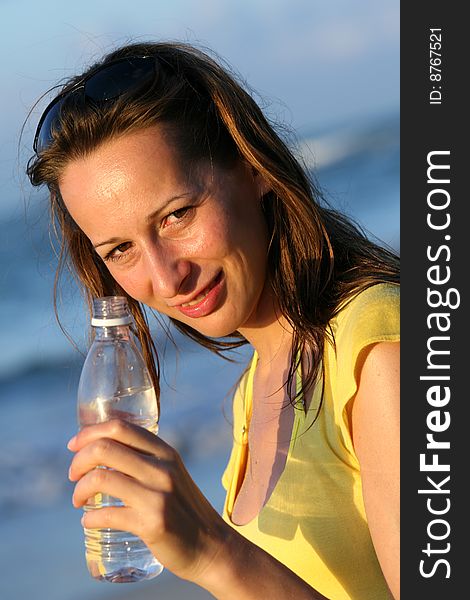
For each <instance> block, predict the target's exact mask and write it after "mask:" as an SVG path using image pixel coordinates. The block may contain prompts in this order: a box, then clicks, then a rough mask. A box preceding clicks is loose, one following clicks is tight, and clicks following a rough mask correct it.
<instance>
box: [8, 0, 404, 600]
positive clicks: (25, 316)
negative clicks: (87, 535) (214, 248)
mask: <svg viewBox="0 0 470 600" xmlns="http://www.w3.org/2000/svg"><path fill="white" fill-rule="evenodd" d="M0 22H1V23H2V35H1V37H0V62H1V73H2V86H1V89H2V96H1V99H0V102H1V104H0V106H1V110H0V182H1V187H0V336H1V339H0V341H1V360H0V529H1V532H2V544H1V545H0V597H1V598H2V600H23V599H26V598H30V597H31V598H33V597H34V598H35V599H36V600H78V599H83V598H87V599H89V600H95V599H96V600H106V599H108V598H113V599H119V598H122V599H125V598H130V597H132V598H134V599H136V600H138V599H141V600H143V599H144V598H151V597H153V598H168V599H174V600H176V599H178V598H207V597H208V595H207V594H205V593H203V592H200V591H199V590H197V589H196V588H194V587H193V586H190V585H188V584H185V583H183V582H179V580H176V578H174V577H172V576H171V574H169V573H166V572H165V573H164V574H163V575H161V576H160V577H159V578H157V579H156V580H153V581H152V582H149V583H144V584H134V585H133V586H130V587H129V586H125V585H124V586H113V585H112V584H99V583H95V582H94V581H93V580H92V579H91V578H90V577H89V576H88V573H87V570H86V566H85V561H84V553H83V541H82V531H81V526H80V513H79V512H78V511H75V510H74V509H73V508H72V505H71V494H72V489H73V486H72V485H71V484H70V483H69V482H68V479H67V471H68V465H69V462H70V454H69V453H68V451H67V450H66V448H65V444H66V442H67V440H68V439H69V438H70V437H71V436H72V435H73V434H74V432H75V428H76V425H75V394H76V387H77V382H78V377H79V373H80V368H81V364H82V361H83V352H86V347H87V337H86V330H87V322H88V319H87V315H86V311H85V309H84V306H83V305H82V302H81V299H80V294H79V292H78V290H77V289H76V288H75V286H74V285H73V283H72V282H71V281H69V280H66V285H65V286H64V287H63V290H62V294H61V300H60V307H59V308H60V313H61V317H62V321H63V324H64V326H65V327H66V328H67V329H68V330H69V331H70V333H71V335H72V337H73V339H74V340H75V342H76V345H77V347H78V350H77V349H76V348H74V347H73V346H72V345H71V344H70V343H69V341H68V340H67V339H66V338H65V336H64V335H63V334H62V332H61V331H60V329H59V327H58V325H57V323H56V321H55V317H54V311H53V305H52V285H53V280H54V269H55V263H56V259H55V257H54V254H53V252H52V251H51V248H50V244H49V233H48V226H47V202H46V200H47V199H46V193H45V191H44V190H42V191H37V190H31V189H30V187H29V185H28V182H27V181H26V179H25V176H24V169H25V165H26V162H27V160H28V158H29V157H30V155H31V144H32V137H33V134H34V130H35V127H36V123H37V120H38V118H39V116H40V114H41V111H42V109H43V108H44V107H45V106H46V104H47V103H48V100H49V98H50V97H49V96H46V97H45V98H43V99H42V100H40V101H39V103H38V104H37V105H35V103H36V101H37V100H38V99H39V98H40V97H41V96H42V94H44V92H46V91H47V90H48V89H49V88H51V87H52V86H53V85H55V84H56V83H57V82H58V81H59V80H61V79H63V78H64V77H68V76H70V75H73V74H75V73H76V72H79V71H81V70H82V69H83V67H84V66H85V65H87V64H89V63H90V62H92V61H93V60H95V59H97V58H99V57H100V56H101V55H102V54H103V53H105V52H107V51H109V50H111V49H112V48H114V47H115V46H117V45H120V44H123V43H127V42H129V41H138V40H148V39H177V40H183V41H187V42H190V43H195V44H197V45H199V46H206V47H209V48H211V49H213V50H214V51H215V52H216V53H217V54H219V55H220V56H221V57H223V58H224V59H225V60H227V61H228V62H229V64H231V65H232V67H233V69H234V70H235V72H238V73H239V74H240V76H241V77H242V78H243V79H244V80H246V82H247V83H248V84H249V86H250V88H252V89H253V90H254V92H255V97H256V98H257V99H258V101H259V102H260V104H261V105H262V106H263V108H264V110H265V111H266V112H267V114H268V115H269V117H270V118H271V119H272V120H274V121H277V122H279V123H282V124H284V125H287V127H288V128H290V129H291V130H293V131H294V132H295V133H296V136H297V139H298V143H299V146H300V149H301V151H302V152H303V154H304V156H305V160H306V162H307V164H308V165H309V168H311V169H312V170H314V172H315V174H316V176H317V179H318V180H319V183H320V185H321V186H322V188H323V189H324V191H325V192H326V195H327V198H328V199H329V200H330V201H331V202H332V203H333V204H334V205H335V206H337V207H339V208H340V209H341V210H343V211H344V212H346V213H348V214H349V215H351V216H352V217H354V218H355V219H356V220H358V221H359V222H360V223H361V224H362V226H363V227H364V228H365V229H366V230H367V231H368V232H370V235H371V236H374V237H377V238H379V239H380V240H382V241H383V242H384V243H386V244H388V245H391V246H392V247H394V248H396V249H398V248H399V2H398V0H355V1H354V2H350V0H329V2H324V1H323V2H321V1H317V0H296V1H295V2H292V1H289V0H199V1H198V2H196V1H190V0H173V1H172V2H164V1H158V0H157V1H155V0H137V1H135V2H132V3H130V2H124V1H122V0H113V1H111V0H101V1H96V0H94V1H92V0H81V2H77V3H66V2H63V1H59V0H44V1H43V2H34V1H33V0H29V1H26V0H0ZM30 111H32V112H31V114H30ZM28 115H29V117H28ZM24 123H25V126H24V130H23V132H22V135H21V137H20V134H21V130H22V126H23V124H24ZM289 139H290V140H291V141H292V139H293V138H292V137H290V138H289ZM155 335H156V338H157V342H158V346H159V348H160V350H161V353H162V357H163V358H162V362H163V366H164V379H165V382H164V385H163V390H162V417H161V422H160V433H161V435H162V437H163V438H164V439H166V440H167V441H169V442H170V443H172V444H174V445H175V446H176V447H177V448H178V449H179V451H180V452H181V454H182V456H183V458H184V460H185V462H186V464H187V466H188V469H189V470H190V472H191V473H192V475H193V477H194V479H195V480H196V482H197V483H198V484H199V486H200V487H201V489H202V490H203V492H204V493H205V494H206V495H207V496H208V498H209V499H210V500H211V501H212V502H213V504H214V505H215V506H216V508H217V509H218V510H221V509H222V505H223V499H224V496H223V489H222V486H221V484H220V475H221V473H222V471H223V468H224V465H225V463H226V461H227V458H228V454H229V450H230V443H231V425H230V421H231V407H230V400H231V390H230V386H231V385H232V384H233V383H235V382H236V380H237V377H238V375H239V374H240V373H241V371H242V370H243V368H244V366H245V364H246V362H247V359H248V356H249V354H250V348H246V349H245V350H243V351H242V352H240V353H239V354H238V355H237V356H235V357H234V358H236V362H234V363H233V364H232V363H227V362H225V361H222V360H220V359H218V358H216V357H213V356H212V355H211V354H210V353H208V352H207V351H205V350H203V349H200V348H197V347H194V345H191V344H188V343H187V342H185V341H184V340H181V339H179V346H180V352H179V353H176V352H175V350H174V349H173V348H172V346H171V344H166V343H165V339H164V336H163V335H162V334H161V333H160V329H159V327H158V324H156V325H155ZM80 351H81V352H80Z"/></svg>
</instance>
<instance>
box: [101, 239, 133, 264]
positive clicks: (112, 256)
mask: <svg viewBox="0 0 470 600" xmlns="http://www.w3.org/2000/svg"><path fill="white" fill-rule="evenodd" d="M130 247H131V243H130V242H124V243H123V244H119V246H116V247H115V248H113V249H112V250H111V252H108V254H106V256H105V257H104V260H105V261H108V260H109V261H114V262H115V261H118V260H120V259H121V258H122V257H123V256H124V254H125V253H126V252H127V250H129V248H130Z"/></svg>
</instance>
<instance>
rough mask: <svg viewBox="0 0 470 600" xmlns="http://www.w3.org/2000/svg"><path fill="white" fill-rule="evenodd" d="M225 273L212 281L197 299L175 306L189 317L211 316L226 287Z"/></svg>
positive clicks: (219, 274) (221, 272) (221, 273)
mask: <svg viewBox="0 0 470 600" xmlns="http://www.w3.org/2000/svg"><path fill="white" fill-rule="evenodd" d="M224 282H225V279H224V276H223V271H220V272H219V273H218V275H217V276H216V277H215V278H214V279H213V280H212V281H211V283H210V284H209V285H208V286H207V287H206V289H205V290H203V291H202V292H201V293H200V294H199V295H198V296H196V298H194V299H193V300H191V302H188V303H187V304H180V305H179V306H175V308H176V309H177V310H179V311H180V312H182V313H183V314H184V315H186V316H187V317H192V318H198V317H205V316H206V315H208V314H210V313H211V312H212V311H213V310H215V308H216V307H217V306H218V303H219V299H220V296H221V294H222V290H223V287H224Z"/></svg>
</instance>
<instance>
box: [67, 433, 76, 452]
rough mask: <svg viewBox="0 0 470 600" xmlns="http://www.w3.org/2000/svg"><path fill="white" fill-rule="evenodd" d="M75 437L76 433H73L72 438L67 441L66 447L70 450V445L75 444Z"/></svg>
mask: <svg viewBox="0 0 470 600" xmlns="http://www.w3.org/2000/svg"><path fill="white" fill-rule="evenodd" d="M76 439H77V436H76V435H74V436H73V438H71V439H70V440H69V441H68V444H67V448H68V449H69V450H72V447H73V446H74V444H75V440H76Z"/></svg>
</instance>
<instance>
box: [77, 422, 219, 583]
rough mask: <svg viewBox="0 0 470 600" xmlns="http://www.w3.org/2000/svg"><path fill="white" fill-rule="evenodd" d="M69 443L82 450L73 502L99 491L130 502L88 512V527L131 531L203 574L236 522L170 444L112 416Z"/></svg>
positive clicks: (195, 575) (181, 566) (188, 573)
mask: <svg viewBox="0 0 470 600" xmlns="http://www.w3.org/2000/svg"><path fill="white" fill-rule="evenodd" d="M68 448H69V449H70V450H71V451H72V452H75V453H76V454H75V456H74V458H73V461H72V464H71V466H70V471H69V478H70V479H71V480H72V481H77V482H78V483H77V485H76V486H75V491H74V494H73V504H74V506H75V507H76V508H80V507H82V506H83V505H84V504H86V502H87V500H88V498H91V497H93V496H94V495H95V494H97V493H99V492H100V493H104V494H109V495H111V496H114V497H116V498H119V499H120V500H122V502H123V503H124V505H125V506H122V507H109V508H100V509H96V510H93V511H89V512H87V513H85V514H84V516H83V525H84V527H86V528H87V529H95V528H111V529H119V530H123V531H130V532H131V533H133V534H134V535H136V536H138V537H140V538H141V539H142V540H143V541H144V542H145V544H147V546H148V547H149V548H150V550H151V552H152V553H153V554H154V555H155V556H156V557H157V558H158V560H159V561H160V562H161V563H162V564H163V565H164V566H165V567H166V568H168V569H169V570H170V571H172V572H173V573H174V574H175V575H178V576H179V577H182V578H184V579H189V580H191V581H196V582H197V581H198V580H199V579H201V578H202V577H203V574H204V572H205V571H206V570H207V569H208V567H209V566H210V564H211V563H212V562H213V561H214V560H215V558H216V557H217V555H218V554H219V552H221V550H222V549H223V547H224V545H225V541H226V538H227V536H228V535H229V533H230V531H229V530H230V529H231V528H230V527H229V526H228V525H227V524H226V523H225V522H224V521H223V519H222V518H221V517H220V516H219V515H218V513H217V512H216V511H215V510H214V509H213V508H212V506H211V505H210V504H209V502H208V501H207V500H206V498H205V497H204V496H203V494H202V493H201V491H200V490H199V488H198V487H197V486H196V484H195V483H194V481H193V480H192V479H191V477H190V475H189V474H188V472H187V471H186V469H185V467H184V465H183V463H182V461H181V458H180V457H179V455H178V453H177V452H176V451H175V450H174V449H173V448H172V447H171V446H169V445H168V444H166V443H165V442H164V441H163V440H162V439H161V438H159V437H157V436H155V435H154V434H152V433H151V432H149V431H147V430H146V429H143V428H141V427H138V426H136V425H132V424H130V423H127V422H124V421H120V420H113V421H108V422H106V423H102V424H99V425H92V426H89V427H86V428H84V429H82V430H81V431H80V433H78V434H77V436H75V437H74V438H72V440H70V442H69V445H68ZM97 466H105V467H108V468H109V469H112V470H108V469H96V467H97Z"/></svg>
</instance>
